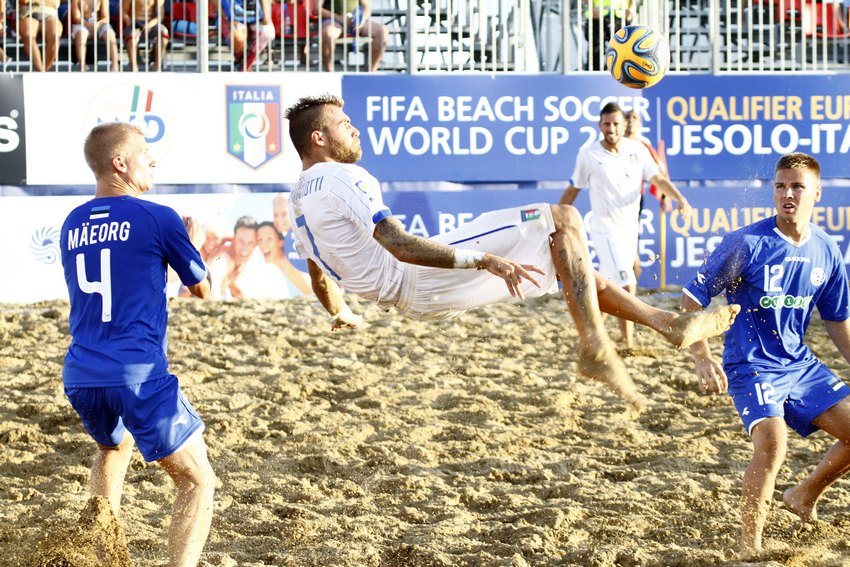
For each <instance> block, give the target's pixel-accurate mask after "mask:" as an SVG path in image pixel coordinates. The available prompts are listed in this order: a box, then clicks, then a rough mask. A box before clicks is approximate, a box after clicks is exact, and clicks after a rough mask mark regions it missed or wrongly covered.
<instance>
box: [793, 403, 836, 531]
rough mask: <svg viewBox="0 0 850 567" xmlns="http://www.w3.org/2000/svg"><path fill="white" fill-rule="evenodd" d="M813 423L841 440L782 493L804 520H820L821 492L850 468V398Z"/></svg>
mask: <svg viewBox="0 0 850 567" xmlns="http://www.w3.org/2000/svg"><path fill="white" fill-rule="evenodd" d="M813 423H814V424H815V425H817V426H818V427H820V428H821V429H823V430H824V431H826V432H827V433H829V434H830V435H832V436H833V437H835V438H836V439H838V441H837V442H836V443H835V444H834V445H833V446H832V447H830V449H829V450H828V451H827V452H826V454H825V455H824V456H823V459H821V461H820V463H818V466H817V467H815V470H813V471H812V472H811V474H809V476H807V477H806V478H805V479H804V480H803V481H802V482H800V483H799V484H798V485H796V486H794V487H791V488H789V489H788V490H786V491H785V493H784V494H783V495H782V500H783V501H784V502H785V506H786V507H787V508H788V509H789V510H791V511H792V512H794V513H795V514H797V515H798V516H800V519H802V520H803V521H804V522H816V521H817V519H818V513H817V503H818V500H819V499H820V497H821V495H823V493H824V492H825V491H826V489H827V488H829V486H830V485H831V484H832V483H833V482H835V481H836V480H838V479H839V478H841V477H842V476H844V474H846V473H847V471H848V470H850V399H848V398H844V400H842V401H841V402H839V403H838V404H836V405H834V406H832V407H831V408H829V409H828V410H826V411H825V412H823V413H822V414H821V415H820V416H818V417H817V419H815V420H814V422H813Z"/></svg>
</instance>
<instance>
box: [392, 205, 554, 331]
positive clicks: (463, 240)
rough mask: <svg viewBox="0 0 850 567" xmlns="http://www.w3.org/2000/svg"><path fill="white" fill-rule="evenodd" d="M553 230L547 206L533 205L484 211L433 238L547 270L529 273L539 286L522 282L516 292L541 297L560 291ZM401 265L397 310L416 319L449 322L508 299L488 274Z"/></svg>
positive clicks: (505, 288) (499, 283)
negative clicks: (461, 315) (401, 276)
mask: <svg viewBox="0 0 850 567" xmlns="http://www.w3.org/2000/svg"><path fill="white" fill-rule="evenodd" d="M553 232H555V223H554V221H553V220H552V209H551V208H550V205H549V204H547V203H536V204H533V205H527V206H523V207H517V208H513V209H502V210H498V211H491V212H489V213H484V214H482V215H481V216H479V217H476V218H475V219H474V220H472V221H470V222H468V223H466V224H464V225H463V226H461V227H460V228H457V229H455V230H453V231H451V232H447V233H445V234H441V235H439V236H435V237H433V238H432V240H435V241H437V242H441V243H443V244H447V245H449V246H452V247H455V248H463V249H467V250H480V251H482V252H489V253H490V254H495V255H496V256H501V257H503V258H507V259H509V260H513V261H515V262H519V263H520V264H533V265H535V266H537V267H538V268H540V269H541V270H543V271H544V272H546V273H545V274H543V275H541V274H532V275H533V276H534V279H536V280H537V282H538V283H539V284H540V287H539V288H538V287H537V286H535V285H534V284H532V283H531V282H528V281H524V282H523V283H522V284H521V286H520V289H521V290H522V293H523V295H525V297H540V296H541V295H545V294H547V293H553V292H556V291H558V281H557V277H556V273H555V266H554V264H553V263H552V252H551V248H550V244H549V242H550V235H551V234H552V233H553ZM404 266H405V273H404V279H403V280H402V288H401V297H400V298H399V301H398V303H397V304H396V307H398V308H399V309H401V310H402V311H404V312H405V313H407V315H409V316H410V317H412V318H414V319H449V318H452V317H456V316H458V315H460V314H461V313H463V312H464V311H468V310H469V309H474V308H476V307H481V306H483V305H489V304H492V303H499V302H502V301H507V300H508V299H510V298H511V294H510V291H508V286H507V284H506V283H505V280H503V279H502V278H499V277H496V276H494V275H493V274H491V273H490V272H488V271H487V270H470V269H459V270H447V269H442V268H429V267H425V266H415V265H413V264H404Z"/></svg>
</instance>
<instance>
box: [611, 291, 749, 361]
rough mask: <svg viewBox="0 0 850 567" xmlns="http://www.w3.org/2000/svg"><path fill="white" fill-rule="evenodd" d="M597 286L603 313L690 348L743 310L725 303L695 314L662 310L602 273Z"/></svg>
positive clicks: (726, 326)
mask: <svg viewBox="0 0 850 567" xmlns="http://www.w3.org/2000/svg"><path fill="white" fill-rule="evenodd" d="M596 289H597V290H598V292H599V308H600V309H601V310H602V311H603V312H605V313H610V314H611V315H615V316H617V317H620V318H622V319H628V320H629V321H634V322H635V323H640V324H641V325H645V326H647V327H649V328H650V329H653V330H654V331H657V332H658V333H660V334H661V335H662V336H663V337H664V338H665V339H667V340H668V341H669V342H670V344H672V345H673V346H675V347H676V348H685V347H688V346H690V345H692V344H694V343H695V342H697V341H701V340H703V339H707V338H708V337H713V336H715V335H719V334H720V333H722V332H724V331H726V330H727V329H728V328H729V326H730V325H731V324H732V322H733V321H734V320H735V317H736V316H737V314H738V312H739V311H740V310H741V307H740V306H739V305H722V306H719V307H715V308H714V309H706V310H705V311H696V312H694V313H676V312H674V311H667V310H665V309H659V308H657V307H653V306H652V305H649V304H648V303H645V302H643V301H641V300H640V299H638V298H637V297H635V296H634V295H631V294H630V293H629V292H627V291H626V290H624V289H622V288H620V287H617V286H614V285H611V284H610V282H608V281H607V280H606V279H605V278H603V277H602V276H600V275H599V274H596Z"/></svg>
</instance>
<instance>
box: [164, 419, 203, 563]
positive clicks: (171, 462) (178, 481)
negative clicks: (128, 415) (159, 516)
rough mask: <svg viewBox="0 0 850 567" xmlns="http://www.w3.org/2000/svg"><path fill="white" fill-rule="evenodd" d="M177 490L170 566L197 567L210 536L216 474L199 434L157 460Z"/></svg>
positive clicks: (172, 525) (170, 535) (169, 550)
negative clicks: (180, 447) (178, 448)
mask: <svg viewBox="0 0 850 567" xmlns="http://www.w3.org/2000/svg"><path fill="white" fill-rule="evenodd" d="M157 462H158V463H159V464H160V466H161V467H162V468H163V470H165V472H167V473H168V475H169V476H170V477H171V479H172V480H173V481H174V484H175V486H176V487H177V497H176V498H175V500H174V507H173V510H172V514H171V527H170V528H169V531H168V555H169V563H168V565H169V567H194V566H195V565H197V564H198V561H199V560H200V557H201V551H203V549H204V544H205V543H206V541H207V536H208V535H209V533H210V524H211V523H212V511H213V494H214V491H215V473H213V470H212V467H211V466H210V462H209V459H208V458H207V445H206V443H204V438H203V436H202V435H201V434H200V433H196V434H195V435H193V436H192V438H191V439H190V440H189V441H188V442H187V443H186V445H185V446H184V447H183V448H182V449H180V450H179V451H177V452H176V453H173V454H171V455H169V456H167V457H165V458H163V459H160V460H159V461H157Z"/></svg>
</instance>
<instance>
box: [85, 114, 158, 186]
mask: <svg viewBox="0 0 850 567" xmlns="http://www.w3.org/2000/svg"><path fill="white" fill-rule="evenodd" d="M139 139H141V140H142V141H144V139H145V133H144V132H142V130H141V129H140V128H139V127H138V126H134V125H132V124H127V123H126V122H106V123H104V124H98V125H97V126H95V127H94V128H92V130H91V132H89V135H88V136H87V137H86V141H85V144H83V153H84V155H85V156H86V163H87V164H88V165H89V168H91V170H92V171H93V172H94V176H95V177H96V178H100V177H103V176H106V175H110V174H111V173H112V171H113V170H112V158H114V157H116V156H125V155H127V154H128V153H129V151H130V150H131V149H132V148H133V147H134V146H135V145H136V144H137V143H138V142H139Z"/></svg>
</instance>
